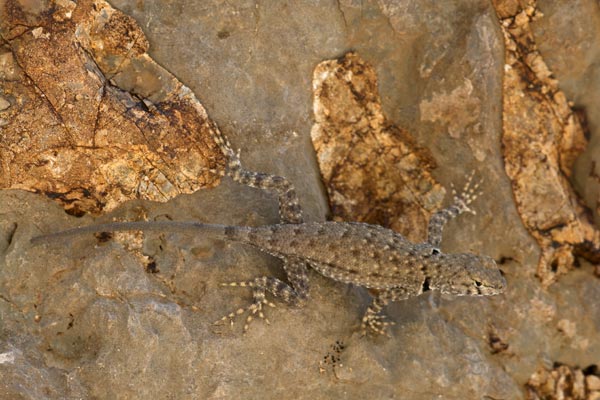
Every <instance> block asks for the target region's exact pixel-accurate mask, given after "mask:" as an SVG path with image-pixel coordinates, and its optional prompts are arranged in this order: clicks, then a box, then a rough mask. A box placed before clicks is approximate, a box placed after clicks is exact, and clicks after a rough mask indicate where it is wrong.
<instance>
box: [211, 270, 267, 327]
mask: <svg viewBox="0 0 600 400" xmlns="http://www.w3.org/2000/svg"><path fill="white" fill-rule="evenodd" d="M221 285H222V286H248V287H252V289H253V298H254V300H253V302H252V304H250V305H249V306H248V307H241V308H238V309H237V310H235V311H233V312H231V313H229V314H227V315H225V316H224V317H223V318H221V319H219V320H217V321H215V323H214V324H220V323H222V322H223V321H227V320H229V321H230V323H231V324H232V325H233V320H234V319H235V318H236V317H237V316H239V315H242V314H245V313H246V312H247V313H248V316H247V317H246V323H245V324H244V333H246V332H247V331H248V328H249V327H250V323H251V322H252V321H253V320H255V319H256V317H258V318H260V319H262V320H264V321H265V322H266V323H267V324H270V322H269V319H268V318H267V317H266V316H265V314H264V311H263V310H264V306H269V307H275V304H274V303H272V302H270V301H268V300H267V299H266V298H265V289H264V287H263V286H262V285H257V282H256V281H249V282H231V283H222V284H221Z"/></svg>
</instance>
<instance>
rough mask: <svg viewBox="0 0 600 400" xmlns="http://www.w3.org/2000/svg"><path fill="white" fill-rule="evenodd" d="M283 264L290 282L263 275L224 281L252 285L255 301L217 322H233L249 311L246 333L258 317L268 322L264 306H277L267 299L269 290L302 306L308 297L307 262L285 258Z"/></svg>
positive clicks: (289, 303) (232, 284)
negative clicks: (248, 278)
mask: <svg viewBox="0 0 600 400" xmlns="http://www.w3.org/2000/svg"><path fill="white" fill-rule="evenodd" d="M283 265H284V269H285V271H286V274H287V277H288V280H289V281H290V284H287V283H286V282H284V281H282V280H280V279H277V278H274V277H270V276H261V277H258V278H255V279H252V280H250V281H243V282H230V283H224V284H223V286H235V287H251V288H252V297H253V301H252V304H250V305H249V306H248V307H242V308H239V309H237V310H235V311H233V312H231V313H229V314H228V315H226V316H224V317H223V318H221V319H220V320H218V321H216V322H215V323H220V322H222V321H226V320H230V321H231V322H232V323H233V320H234V319H235V317H237V316H238V315H242V314H245V313H246V312H247V313H248V316H247V317H246V322H245V324H244V333H245V332H246V331H247V330H248V328H249V326H250V323H251V322H252V321H253V320H254V319H255V318H256V317H258V318H260V319H263V320H265V322H266V323H267V324H268V323H269V319H268V318H267V317H266V316H265V314H264V306H270V307H275V304H274V303H272V302H270V301H268V300H267V299H266V293H267V292H269V293H271V294H272V295H273V296H275V297H276V298H279V299H281V300H283V301H284V302H285V303H286V304H288V305H291V306H302V305H303V304H304V301H305V300H306V299H307V298H308V276H307V268H306V263H304V262H302V261H300V260H296V259H284V264H283Z"/></svg>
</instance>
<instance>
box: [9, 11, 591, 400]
mask: <svg viewBox="0 0 600 400" xmlns="http://www.w3.org/2000/svg"><path fill="white" fill-rule="evenodd" d="M56 3H57V4H67V3H68V2H65V1H63V0H60V1H57V2H56ZM79 3H84V2H78V4H79ZM508 3H509V2H507V4H504V5H503V7H508V8H510V7H511V4H508ZM6 4H8V0H2V1H0V6H2V7H5V6H6ZM11 4H17V3H16V2H15V3H12V2H11ZM18 4H22V5H23V7H25V6H27V7H29V8H28V9H27V13H29V14H32V15H33V14H35V13H36V12H39V11H40V10H42V9H44V7H45V6H46V5H47V4H48V3H47V2H45V1H42V0H40V1H31V2H22V3H18ZM515 4H516V2H515ZM578 4H579V6H580V7H566V6H563V5H562V3H561V2H558V1H548V2H544V4H543V7H542V5H540V9H541V11H542V13H544V14H546V16H545V17H542V18H540V19H538V20H536V21H534V22H532V30H533V34H534V35H535V38H536V43H537V45H538V46H539V49H540V53H541V55H542V57H544V59H545V60H546V63H547V64H548V67H549V69H550V70H552V71H553V72H554V74H555V78H556V79H557V80H558V82H559V87H561V88H562V86H561V85H562V82H563V76H564V79H565V82H567V85H566V86H565V88H564V91H565V93H566V97H567V98H568V99H571V100H573V101H575V107H576V108H578V109H587V110H593V109H594V108H595V107H597V106H598V101H600V99H598V96H597V95H592V94H587V92H588V91H594V90H593V89H594V88H596V89H597V87H596V86H597V84H598V83H599V82H600V80H598V79H596V78H594V77H597V76H598V74H599V73H600V72H599V69H598V67H597V66H598V65H600V62H598V61H599V57H600V47H599V46H598V44H597V40H598V39H597V34H596V32H597V30H598V29H599V28H598V24H597V22H596V23H591V22H593V21H598V20H599V19H600V11H599V10H598V7H597V3H596V2H594V1H593V0H579V1H578ZM112 5H113V6H115V7H117V8H119V9H120V10H122V11H123V12H124V13H125V14H127V15H131V16H132V17H133V18H135V20H136V21H137V22H138V24H139V25H140V26H141V27H142V29H143V31H144V33H145V34H146V35H147V38H148V42H149V43H150V49H149V51H148V53H149V57H151V58H152V59H153V60H155V61H156V62H157V63H158V64H159V65H161V66H163V67H165V68H166V69H167V70H169V71H170V72H171V73H173V74H174V75H175V76H176V77H177V78H178V79H179V80H180V81H181V82H183V84H184V85H186V86H187V87H189V88H191V89H192V91H193V92H194V93H195V94H196V96H197V97H198V99H199V100H200V102H201V103H202V104H203V105H204V106H205V107H206V109H207V110H208V111H207V112H208V115H209V116H210V118H212V119H214V120H215V121H216V122H217V123H218V124H219V126H220V127H221V128H222V130H223V132H224V134H225V135H226V136H228V137H229V138H230V140H231V141H232V143H233V144H234V146H236V147H240V148H241V149H242V152H241V158H242V162H243V163H244V165H245V166H247V167H248V168H250V169H253V170H259V171H266V172H272V173H277V174H280V175H283V176H286V177H288V178H289V179H290V180H291V181H292V182H294V183H295V185H296V186H297V188H298V191H299V193H300V200H301V202H302V204H303V206H304V208H305V210H306V213H307V214H308V219H311V220H322V219H325V218H326V215H327V207H326V197H325V196H324V191H323V190H322V187H321V185H320V179H321V178H320V175H319V170H318V164H317V158H316V155H315V152H314V149H313V148H312V145H311V142H310V131H311V126H312V124H313V118H314V119H316V118H315V117H313V102H312V98H313V92H312V79H313V71H314V68H315V67H316V66H317V65H318V64H319V63H321V62H322V61H323V60H331V59H334V58H336V57H341V56H343V55H344V54H346V53H347V52H348V51H349V50H355V51H356V52H357V53H358V54H360V56H361V57H362V58H363V59H364V60H365V61H366V62H368V63H369V64H370V65H372V66H373V68H374V71H375V73H376V76H377V79H378V82H379V89H378V90H379V95H380V98H381V107H382V114H383V115H385V116H386V118H387V120H388V121H389V123H390V124H392V125H395V126H397V127H398V128H399V129H403V130H406V131H407V132H410V134H411V135H412V137H413V138H414V141H415V144H416V145H418V146H420V147H422V148H425V149H427V151H428V152H430V153H431V157H432V159H433V160H435V164H436V165H437V168H435V169H433V171H432V175H433V176H434V177H435V179H436V181H439V182H441V184H442V186H443V187H445V188H446V189H448V188H449V184H450V183H451V182H455V183H457V184H459V183H460V182H461V181H462V179H463V176H464V175H465V174H466V173H468V172H470V171H471V170H476V171H477V173H478V174H479V175H480V176H482V177H484V179H485V182H484V185H483V190H484V194H483V195H482V196H481V197H480V198H479V199H478V200H477V203H475V204H474V206H475V207H474V208H475V209H476V210H477V215H476V216H473V215H464V216H461V217H460V218H459V219H458V220H456V221H453V222H452V223H451V224H450V225H449V226H448V228H447V229H446V233H445V235H444V241H443V250H444V251H447V252H464V251H473V252H477V253H482V254H487V255H490V256H492V257H494V258H495V259H496V260H497V261H498V262H499V264H500V265H501V268H502V269H503V271H504V272H505V274H506V278H507V280H508V285H509V286H508V290H507V292H506V293H505V294H504V295H502V296H497V297H490V298H450V297H444V296H439V295H437V294H435V293H432V294H428V295H424V296H421V297H418V298H414V299H410V300H408V301H405V302H401V303H397V304H394V305H392V306H391V307H389V308H388V314H389V315H390V317H391V318H392V319H393V320H394V321H395V322H396V323H397V325H396V326H395V327H394V328H393V330H392V337H391V338H390V339H385V338H376V339H373V338H360V337H359V335H358V332H357V329H356V327H357V325H358V318H359V316H360V315H362V311H363V310H364V308H365V307H366V304H367V302H368V298H367V295H366V293H365V292H364V291H362V290H358V289H356V288H352V287H347V286H346V285H342V284H338V283H335V282H331V281H329V280H327V279H325V278H322V277H320V276H317V275H316V274H312V275H311V284H312V286H311V301H309V302H308V304H307V306H306V307H305V308H302V309H288V308H286V307H285V306H283V305H280V306H279V307H278V308H276V309H270V310H268V312H269V319H270V320H271V325H265V324H261V323H258V322H257V323H254V324H253V325H252V326H251V328H250V330H249V332H248V333H247V334H246V335H244V336H243V335H242V334H241V328H242V325H243V323H242V322H241V321H239V322H238V323H237V324H235V325H234V326H233V327H230V326H228V325H227V326H213V325H212V322H213V321H215V320H217V319H219V318H220V317H221V316H223V315H224V314H226V313H228V312H229V311H231V310H233V309H235V308H237V307H238V306H241V305H245V304H246V303H247V301H249V298H250V293H248V292H245V291H244V290H242V289H236V288H220V287H219V286H218V283H219V282H228V281H232V280H233V281H236V280H243V279H246V278H250V277H253V276H257V275H263V274H273V275H276V276H279V277H281V276H282V271H281V268H280V267H279V264H278V263H277V261H275V260H273V259H272V258H270V257H269V256H266V255H263V254H260V253H258V252H256V251H255V250H253V249H249V248H245V247H242V246H237V245H232V244H229V243H223V242H219V241H214V240H211V239H210V238H207V237H188V236H185V235H177V234H147V235H144V236H139V235H124V236H121V237H120V238H117V240H111V241H99V240H97V239H95V238H94V237H92V236H90V237H87V236H86V237H82V238H81V239H77V240H73V241H72V242H69V243H64V244H63V245H59V246H52V247H50V246H47V247H44V246H41V247H31V245H30V244H29V239H30V238H31V237H32V236H35V235H37V234H39V233H42V232H43V233H46V232H52V231H56V230H60V229H64V228H67V227H74V226H78V225H87V224H90V223H92V222H94V221H97V222H100V221H108V220H113V219H117V220H136V219H141V218H148V219H174V220H197V221H204V222H214V223H225V224H237V225H260V224H266V223H274V222H276V221H277V205H276V201H275V198H274V197H273V196H272V195H270V194H268V193H263V192H261V191H258V190H255V189H251V188H246V187H241V186H239V185H237V184H235V183H232V182H231V180H229V179H227V178H225V179H223V180H222V183H221V184H220V185H219V186H217V187H216V188H214V189H208V190H200V191H197V192H196V193H194V194H189V195H188V194H182V195H179V196H177V197H175V198H173V199H171V200H170V201H167V202H165V203H156V202H150V201H146V200H133V201H130V202H127V203H124V204H122V205H121V206H119V207H117V208H115V209H114V210H112V211H111V212H110V213H107V214H105V215H102V216H100V217H97V218H96V219H94V218H92V217H91V216H89V215H87V214H86V215H84V216H82V217H80V218H75V217H73V216H71V215H68V214H66V213H65V212H64V208H63V207H61V205H60V204H57V203H56V202H55V201H52V200H50V199H47V198H45V197H44V196H42V195H40V194H35V193H29V192H26V191H23V190H3V191H0V254H1V257H0V318H1V321H2V328H1V330H0V377H1V379H0V398H6V399H13V398H21V399H39V398H69V397H72V398H106V399H109V398H111V399H112V398H121V399H126V398H182V399H186V398H190V399H192V398H202V399H227V398H241V397H244V398H249V399H253V398H298V399H309V398H310V399H328V398H348V399H351V398H411V399H431V398H444V399H464V398H486V396H487V398H505V399H517V398H525V397H526V396H532V394H531V393H532V390H533V389H532V388H534V389H535V388H537V386H534V384H536V382H541V381H542V380H543V379H545V380H544V382H549V381H550V379H549V378H547V376H553V375H552V373H553V372H542V371H552V370H553V369H555V365H554V363H555V362H559V363H561V364H563V365H569V366H572V367H571V369H570V370H569V371H575V372H572V375H573V376H575V375H577V376H578V377H579V378H578V379H579V380H577V382H580V381H581V379H580V378H581V377H580V375H581V373H577V372H576V371H584V372H582V373H583V377H584V382H585V385H587V386H584V389H585V388H589V389H590V391H591V390H592V388H593V387H595V386H593V385H595V384H596V380H595V379H594V378H593V377H595V376H596V373H597V368H594V367H593V365H597V364H598V362H599V360H600V337H599V334H598V332H599V330H600V300H599V299H600V282H599V281H598V279H597V278H595V277H594V275H593V274H592V271H593V266H592V265H590V264H589V263H588V262H587V261H585V260H584V259H581V260H580V264H581V265H580V267H579V268H575V269H574V270H572V271H571V272H569V273H568V274H566V275H564V276H562V277H561V278H560V279H559V280H558V281H557V282H555V283H554V284H552V285H550V286H549V287H547V288H545V287H543V286H542V285H541V283H540V281H539V279H537V278H536V277H535V273H536V266H537V265H538V260H539V257H540V254H541V251H540V248H539V242H538V241H536V240H535V239H534V238H532V237H531V236H530V235H529V233H528V231H527V230H526V229H525V227H524V225H523V223H522V221H521V218H520V215H519V213H518V212H517V208H516V206H515V200H514V198H513V190H512V187H511V183H510V181H509V179H508V178H507V176H506V172H505V169H504V165H503V161H502V149H501V140H502V132H503V131H502V107H503V103H502V90H503V87H502V76H503V71H504V66H505V55H504V50H503V43H504V39H503V35H502V29H501V27H500V22H499V20H498V17H497V9H495V8H494V7H493V6H492V4H490V3H489V2H487V1H475V0H472V1H466V2H438V1H433V0H431V1H429V0H427V1H421V2H413V1H396V0H394V1H391V0H389V1H388V0H378V1H375V0H373V1H360V2H359V1H354V0H340V1H338V2H329V1H318V2H281V1H272V2H267V3H265V2H254V1H239V2H230V3H224V2H222V1H203V2H192V1H190V2H186V3H181V2H169V3H165V2H158V1H157V2H150V1H147V2H128V1H113V2H112ZM498 6H499V3H497V4H496V7H498ZM29 14H28V15H29ZM562 20H567V21H575V22H573V23H571V24H563V23H559V22H560V21H562ZM548 21H550V22H548ZM552 21H554V23H553V22H552ZM578 21H591V22H590V23H582V24H579V23H577V22H578ZM575 25H576V26H578V27H579V28H578V29H574V28H573V27H574V26H575ZM42 28H44V27H42ZM28 29H30V31H31V32H29V33H27V34H29V35H34V31H35V32H38V33H36V34H38V36H39V38H41V35H44V34H45V33H46V32H47V29H42V30H41V31H36V29H38V27H37V26H33V25H32V26H29V28H28ZM586 37H587V38H595V39H594V40H583V39H584V38H586ZM39 38H38V40H41V39H39ZM2 40H4V41H7V40H8V39H7V38H6V37H5V36H4V34H3V37H2ZM565 42H567V43H569V44H570V45H569V46H566V47H565V45H564V43H565ZM4 54H5V53H4ZM547 55H548V57H547ZM574 55H577V56H574ZM6 65H8V67H6ZM11 65H13V64H11V61H10V59H7V58H6V57H5V56H0V66H2V68H3V71H7V72H6V74H9V75H10V74H16V73H17V72H15V71H17V69H16V68H14V65H13V67H11ZM19 67H20V68H22V67H21V66H19ZM3 79H4V77H3ZM126 81H127V80H126ZM590 82H591V84H590ZM593 85H596V86H593ZM2 90H3V89H2ZM595 92H596V93H600V91H599V90H595ZM0 97H1V98H2V99H4V100H6V101H7V102H8V103H9V104H10V105H9V106H7V107H6V108H4V109H3V110H2V111H0V126H1V127H2V128H3V127H4V126H6V123H7V121H8V120H7V119H6V118H7V116H6V115H7V114H6V113H7V112H8V113H10V112H11V109H12V108H13V107H14V105H13V103H12V100H11V98H10V97H9V96H6V95H5V94H4V93H3V92H2V93H0ZM3 104H4V105H5V106H6V103H3V102H2V101H0V106H2V105H3ZM5 106H2V107H0V108H3V107H5ZM588 114H589V115H588V117H589V124H588V127H589V135H590V136H589V143H588V146H587V148H586V149H585V150H583V154H582V155H581V156H580V158H579V159H577V160H576V161H575V167H574V173H573V176H572V178H571V179H572V180H573V182H574V187H575V188H576V189H578V192H580V193H581V194H582V197H583V200H584V204H585V205H586V206H587V207H589V208H590V209H591V210H592V211H593V212H594V213H595V214H594V215H595V218H598V207H599V203H598V197H597V194H598V192H599V189H598V186H599V181H598V179H597V167H595V165H596V164H594V162H595V161H596V159H597V154H600V151H598V144H599V139H598V137H599V136H600V135H599V134H598V127H599V126H600V125H599V123H598V122H599V121H597V120H596V119H597V118H600V117H598V116H596V115H595V113H592V112H589V113H588ZM11 115H12V114H11ZM8 122H10V121H8ZM0 129H1V128H0ZM50 131H51V132H53V130H52V129H50ZM3 132H4V131H3ZM6 167H7V166H6V164H2V166H1V168H3V171H2V173H3V174H4V173H5V170H4V169H5V168H6ZM594 174H596V175H594ZM445 201H446V202H447V201H448V199H446V200H445ZM534 201H539V202H540V204H542V203H543V202H546V201H550V200H549V199H544V198H537V199H534ZM596 221H598V219H596ZM140 255H141V257H140ZM337 342H339V343H343V345H342V346H340V345H339V344H337V345H336V343H337ZM332 346H333V347H332ZM577 367H578V368H579V369H577ZM565 371H566V370H563V371H562V372H561V371H559V373H563V372H564V373H563V375H566V372H565ZM544 374H545V375H544ZM536 377H537V378H539V379H537V381H536V380H535V379H536ZM540 377H542V378H543V379H542V378H540ZM590 377H591V378H590ZM553 379H554V378H553ZM541 385H543V383H542V384H541ZM580 386H581V385H580ZM565 387H566V386H565ZM578 388H579V386H578ZM544 390H545V389H544ZM577 390H579V389H577ZM593 390H595V389H593ZM539 393H544V394H547V393H554V394H556V393H559V392H556V391H555V392H548V391H541V390H540V392H539ZM578 393H579V392H578ZM548 395H549V396H552V394H548ZM584 395H585V393H584ZM550 398H552V397H550Z"/></svg>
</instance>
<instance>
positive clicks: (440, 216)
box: [427, 172, 481, 247]
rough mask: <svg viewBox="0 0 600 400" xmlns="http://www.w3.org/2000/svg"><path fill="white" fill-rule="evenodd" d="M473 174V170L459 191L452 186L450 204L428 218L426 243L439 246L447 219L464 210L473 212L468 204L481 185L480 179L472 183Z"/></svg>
mask: <svg viewBox="0 0 600 400" xmlns="http://www.w3.org/2000/svg"><path fill="white" fill-rule="evenodd" d="M473 176H474V172H473V173H472V174H471V175H470V176H469V178H468V179H467V182H466V183H465V186H464V187H463V189H462V191H461V193H457V192H456V190H455V189H454V186H452V195H453V197H454V199H453V202H452V204H451V205H450V206H448V207H446V208H444V209H442V210H440V211H438V212H436V213H435V214H433V215H432V216H431V218H430V219H429V226H428V234H427V243H429V244H430V245H432V246H433V247H440V244H441V243H442V232H443V230H444V226H445V225H446V223H447V222H448V221H450V220H451V219H452V218H455V217H457V216H458V215H460V214H462V213H464V212H470V213H472V214H475V211H473V210H471V209H470V208H469V204H471V203H472V202H473V201H475V199H476V198H477V197H478V196H479V195H480V194H481V192H478V191H477V189H479V186H480V185H481V181H478V182H475V183H473Z"/></svg>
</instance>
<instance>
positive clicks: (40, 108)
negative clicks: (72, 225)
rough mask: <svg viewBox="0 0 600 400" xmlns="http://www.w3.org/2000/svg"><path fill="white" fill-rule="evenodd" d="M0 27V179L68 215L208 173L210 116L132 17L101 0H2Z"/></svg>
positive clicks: (193, 185) (202, 181) (204, 181)
mask: <svg viewBox="0 0 600 400" xmlns="http://www.w3.org/2000/svg"><path fill="white" fill-rule="evenodd" d="M0 35H1V36H0V82H1V87H0V165H1V172H0V188H9V189H23V190H28V191H34V192H39V193H43V194H45V195H46V196H48V197H50V198H53V199H55V200H57V201H58V202H59V203H60V204H61V205H63V207H64V208H65V210H67V212H69V213H72V214H75V215H78V214H82V213H85V212H92V213H100V212H106V211H109V210H111V209H113V208H115V207H116V206H118V205H119V204H121V203H122V202H124V201H127V200H130V199H138V198H140V199H148V200H154V201H166V200H168V199H170V198H173V197H174V196H176V195H178V194H180V193H191V192H194V191H196V190H198V189H199V188H202V187H207V186H209V187H210V186H214V185H215V184H216V183H217V180H218V176H216V175H214V174H210V173H209V172H208V169H214V168H216V169H222V167H223V158H222V155H221V153H220V152H219V151H218V149H217V147H216V145H215V143H214V141H213V139H212V137H213V136H214V135H218V134H220V133H219V132H218V128H217V127H216V126H215V125H214V123H213V122H212V121H210V120H209V119H208V116H207V114H206V111H205V109H204V108H203V107H202V105H201V104H200V103H199V102H198V100H197V99H196V98H195V96H194V95H193V93H192V92H191V91H190V90H189V89H188V88H187V87H185V86H184V85H183V84H182V83H180V82H179V81H177V79H176V78H175V77H174V76H173V75H171V74H170V73H169V72H168V71H166V70H165V69H163V68H162V67H160V66H159V65H158V64H156V63H155V62H154V61H153V60H152V59H151V58H150V57H149V56H148V55H147V54H146V51H147V50H148V42H147V40H146V38H145V36H144V34H143V32H142V31H141V30H140V28H139V27H138V26H137V24H136V23H135V21H134V20H133V19H132V18H131V17H129V16H127V15H125V14H123V13H121V12H120V11H118V10H115V9H113V8H112V7H111V6H110V5H109V4H108V3H106V2H104V1H101V0H95V1H92V0H81V1H78V2H73V1H68V0H62V1H56V2H43V1H39V2H19V1H15V0H6V1H3V2H1V3H0Z"/></svg>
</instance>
